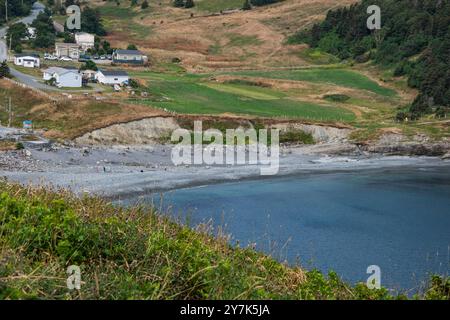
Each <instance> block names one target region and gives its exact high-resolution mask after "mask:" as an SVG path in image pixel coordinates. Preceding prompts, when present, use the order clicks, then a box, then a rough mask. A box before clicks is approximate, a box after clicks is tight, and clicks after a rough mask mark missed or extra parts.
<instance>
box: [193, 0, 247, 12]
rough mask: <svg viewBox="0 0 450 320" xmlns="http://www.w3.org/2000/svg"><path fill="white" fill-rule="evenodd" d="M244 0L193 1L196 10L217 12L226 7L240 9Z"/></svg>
mask: <svg viewBox="0 0 450 320" xmlns="http://www.w3.org/2000/svg"><path fill="white" fill-rule="evenodd" d="M243 4H244V0H226V1H223V0H198V1H196V2H195V6H196V8H197V10H200V11H208V12H219V11H220V10H227V9H240V8H242V5H243Z"/></svg>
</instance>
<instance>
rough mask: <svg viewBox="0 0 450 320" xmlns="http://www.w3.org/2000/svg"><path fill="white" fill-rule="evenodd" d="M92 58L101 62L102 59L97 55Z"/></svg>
mask: <svg viewBox="0 0 450 320" xmlns="http://www.w3.org/2000/svg"><path fill="white" fill-rule="evenodd" d="M92 58H94V60H99V59H100V57H99V56H98V55H95V56H93V57H92Z"/></svg>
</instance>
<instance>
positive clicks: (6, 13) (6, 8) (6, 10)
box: [5, 0, 8, 22]
mask: <svg viewBox="0 0 450 320" xmlns="http://www.w3.org/2000/svg"><path fill="white" fill-rule="evenodd" d="M5 15H6V22H8V0H5Z"/></svg>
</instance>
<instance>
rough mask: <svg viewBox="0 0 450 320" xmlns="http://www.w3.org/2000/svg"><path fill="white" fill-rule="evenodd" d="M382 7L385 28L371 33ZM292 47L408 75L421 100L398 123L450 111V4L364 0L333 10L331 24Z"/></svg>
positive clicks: (449, 0) (442, 0)
mask: <svg viewBox="0 0 450 320" xmlns="http://www.w3.org/2000/svg"><path fill="white" fill-rule="evenodd" d="M374 4H375V5H378V6H379V7H380V8H381V20H382V29H380V30H373V31H371V30H369V29H368V28H367V24H366V22H367V18H368V17H369V15H368V14H367V12H366V10H367V8H368V6H370V5H374ZM290 42H291V43H300V42H302V43H308V44H309V45H310V46H311V47H313V48H319V49H320V50H323V51H325V52H328V53H330V54H333V55H335V56H337V57H339V58H341V59H352V60H354V61H356V62H358V63H365V62H368V61H373V62H374V63H376V64H379V65H383V66H386V67H391V68H392V69H393V70H394V72H393V73H394V76H407V77H408V85H409V86H410V87H412V88H417V89H418V90H419V95H418V96H417V98H416V99H415V100H414V102H413V103H412V104H411V106H410V107H409V108H408V110H405V111H402V112H399V113H398V115H397V119H398V120H400V121H402V120H403V119H405V118H407V117H408V118H410V119H418V118H419V117H421V116H423V115H425V114H430V113H434V114H436V115H437V116H444V115H445V114H446V113H447V112H448V109H449V108H450V63H449V61H450V0H363V1H362V2H361V3H359V4H354V5H351V6H350V7H345V8H340V9H336V10H331V11H329V12H328V14H327V16H326V19H325V20H324V21H322V22H320V23H318V24H315V25H314V26H313V27H312V28H310V29H309V30H306V31H299V32H298V33H297V34H295V35H294V36H293V37H291V39H290Z"/></svg>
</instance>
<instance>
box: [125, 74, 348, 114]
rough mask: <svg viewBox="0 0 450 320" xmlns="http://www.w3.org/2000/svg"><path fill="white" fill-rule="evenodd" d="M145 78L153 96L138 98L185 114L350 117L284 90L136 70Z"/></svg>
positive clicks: (334, 108) (341, 109) (342, 110)
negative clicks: (300, 98)
mask: <svg viewBox="0 0 450 320" xmlns="http://www.w3.org/2000/svg"><path fill="white" fill-rule="evenodd" d="M133 76H139V77H141V78H142V77H143V76H144V78H146V79H148V80H149V82H148V85H149V92H150V93H151V95H152V96H153V97H156V98H155V99H149V100H144V101H139V100H138V103H146V104H148V105H152V106H156V107H161V108H166V109H168V110H172V111H175V112H178V113H185V114H223V113H233V114H245V115H254V116H261V117H288V118H302V119H310V120H320V121H352V120H354V119H355V115H354V114H353V113H352V112H351V111H349V110H346V109H343V108H339V107H334V106H328V105H319V104H315V103H311V102H305V101H298V100H294V99H291V98H290V97H289V96H287V95H286V94H285V93H282V92H279V91H275V90H272V89H269V88H262V87H257V86H251V85H235V84H233V85H231V84H219V83H209V82H202V81H199V80H200V78H197V77H192V76H182V75H180V76H177V77H170V76H161V77H160V76H158V75H151V74H147V75H146V74H143V73H138V74H134V75H133Z"/></svg>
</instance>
